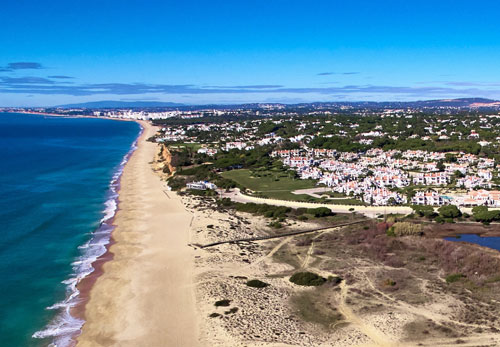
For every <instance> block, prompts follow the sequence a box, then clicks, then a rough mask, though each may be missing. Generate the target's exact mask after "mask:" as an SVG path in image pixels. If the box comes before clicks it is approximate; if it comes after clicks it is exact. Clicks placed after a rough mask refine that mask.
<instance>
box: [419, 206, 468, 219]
mask: <svg viewBox="0 0 500 347" xmlns="http://www.w3.org/2000/svg"><path fill="white" fill-rule="evenodd" d="M412 209H413V211H414V212H415V214H416V215H417V216H419V217H426V218H428V219H433V220H434V221H436V222H438V223H445V222H446V223H453V220H454V219H455V218H459V217H461V216H462V212H460V209H459V208H458V207H457V206H455V205H445V206H441V207H440V208H439V209H438V211H437V213H436V211H434V207H432V206H428V205H413V206H412Z"/></svg>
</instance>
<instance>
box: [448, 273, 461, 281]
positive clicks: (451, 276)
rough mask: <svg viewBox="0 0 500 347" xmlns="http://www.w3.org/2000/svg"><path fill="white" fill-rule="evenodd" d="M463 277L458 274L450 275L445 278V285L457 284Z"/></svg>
mask: <svg viewBox="0 0 500 347" xmlns="http://www.w3.org/2000/svg"><path fill="white" fill-rule="evenodd" d="M464 277H465V276H464V275H462V274H459V273H456V274H451V275H448V276H446V283H453V282H457V281H459V280H460V279H462V278H464Z"/></svg>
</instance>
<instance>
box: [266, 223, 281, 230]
mask: <svg viewBox="0 0 500 347" xmlns="http://www.w3.org/2000/svg"><path fill="white" fill-rule="evenodd" d="M268 225H269V226H270V227H271V228H275V229H280V228H283V225H282V224H281V223H280V222H271V223H269V224H268Z"/></svg>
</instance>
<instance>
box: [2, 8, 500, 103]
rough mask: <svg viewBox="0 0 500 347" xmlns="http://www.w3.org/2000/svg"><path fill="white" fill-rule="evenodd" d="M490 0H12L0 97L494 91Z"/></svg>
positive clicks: (355, 96) (319, 97)
mask: <svg viewBox="0 0 500 347" xmlns="http://www.w3.org/2000/svg"><path fill="white" fill-rule="evenodd" d="M498 13H500V2H499V1H493V0H490V1H481V0H478V1H473V2H472V1H462V0H454V1H451V0H440V1H427V0H421V1H410V0H406V1H402V0H399V1H392V0H388V1H384V0H380V1H373V0H371V1H359V0H349V1H346V0H343V1H336V0H330V1H321V0H310V1H305V0H304V1H295V0H266V1H261V0H252V1H246V0H232V1H218V0H212V1H186V0H183V1H165V0H164V1H155V0H151V1H147V0H142V1H136V0H120V1H117V0H99V1H97V0H85V1H83V0H71V1H68V0H63V1H61V0H50V1H46V0H16V1H6V2H3V3H2V7H1V10H0V25H1V26H2V30H0V47H1V49H0V106H50V105H59V104H65V103H74V102H84V101H96V100H154V101H172V102H180V103H185V104H206V103H244V102H286V103H296V102H309V101H345V100H351V101H357V100H375V101H377V100H384V101H385V100H389V101H392V100H420V99H435V98H451V97H488V98H493V99H500V25H498Z"/></svg>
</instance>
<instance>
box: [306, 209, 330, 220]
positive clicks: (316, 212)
mask: <svg viewBox="0 0 500 347" xmlns="http://www.w3.org/2000/svg"><path fill="white" fill-rule="evenodd" d="M307 213H309V214H312V215H313V216H314V217H316V218H321V217H327V216H331V215H332V214H333V213H332V210H330V209H329V208H328V207H318V208H310V209H308V210H307Z"/></svg>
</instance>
